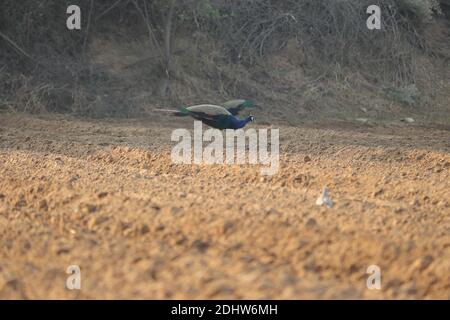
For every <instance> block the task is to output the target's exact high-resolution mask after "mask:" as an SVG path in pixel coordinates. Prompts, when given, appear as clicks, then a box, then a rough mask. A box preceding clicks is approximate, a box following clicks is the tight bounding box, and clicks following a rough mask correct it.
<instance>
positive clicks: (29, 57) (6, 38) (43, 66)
mask: <svg viewBox="0 0 450 320" xmlns="http://www.w3.org/2000/svg"><path fill="white" fill-rule="evenodd" d="M0 37H2V38H3V39H4V40H5V41H6V42H8V43H9V44H10V45H11V46H12V47H13V48H14V49H16V50H17V51H18V52H19V53H21V54H22V55H24V56H25V57H26V58H28V59H29V60H31V61H32V62H34V63H35V64H36V65H38V66H40V67H42V68H44V69H45V70H47V71H48V72H50V73H52V74H56V72H54V71H53V70H51V69H49V68H48V67H47V66H46V65H45V64H43V63H41V62H39V61H37V60H36V59H34V58H33V57H32V56H30V55H29V54H28V53H26V52H25V51H24V50H23V49H22V48H21V47H19V45H18V44H17V43H15V42H14V41H12V40H11V39H10V38H9V37H8V36H7V35H5V34H4V33H2V32H1V31H0Z"/></svg>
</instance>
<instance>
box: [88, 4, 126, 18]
mask: <svg viewBox="0 0 450 320" xmlns="http://www.w3.org/2000/svg"><path fill="white" fill-rule="evenodd" d="M122 1H123V0H117V1H116V2H114V3H113V5H112V6H110V7H109V8H108V9H106V10H105V11H103V12H102V13H100V14H99V15H98V16H97V17H95V21H97V20H98V19H100V18H101V17H103V16H104V15H105V14H107V13H108V12H110V11H111V10H112V9H114V8H115V7H117V5H118V4H119V3H120V2H122ZM128 2H130V0H128V1H127V2H125V5H126V4H127V3H128Z"/></svg>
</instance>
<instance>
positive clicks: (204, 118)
mask: <svg viewBox="0 0 450 320" xmlns="http://www.w3.org/2000/svg"><path fill="white" fill-rule="evenodd" d="M174 115H175V116H178V117H183V116H191V117H192V118H194V119H196V120H200V121H201V122H203V123H204V124H206V125H208V126H210V127H213V128H216V129H221V130H223V129H241V128H243V127H245V126H246V125H247V123H249V122H252V121H254V117H253V116H248V117H247V118H245V119H239V118H237V117H236V116H235V115H233V114H232V113H231V112H230V111H228V110H227V109H225V108H224V107H221V106H217V105H213V104H200V105H196V106H191V107H181V108H179V109H178V110H177V111H176V112H175V113H174Z"/></svg>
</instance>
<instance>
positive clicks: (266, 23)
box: [0, 0, 450, 125]
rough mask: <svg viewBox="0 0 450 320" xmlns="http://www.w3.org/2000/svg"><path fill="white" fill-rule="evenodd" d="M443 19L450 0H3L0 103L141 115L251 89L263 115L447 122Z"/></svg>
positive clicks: (294, 120)
mask: <svg viewBox="0 0 450 320" xmlns="http://www.w3.org/2000/svg"><path fill="white" fill-rule="evenodd" d="M70 4H76V5H79V6H80V8H81V30H68V28H67V27H66V19H67V18H68V17H69V14H67V13H66V9H67V7H68V6H69V5H70ZM371 4H377V5H378V6H380V8H381V15H382V29H381V30H369V29H368V28H367V26H366V20H367V18H368V17H369V15H368V14H367V13H366V9H367V7H368V6H369V5H371ZM449 15H450V1H449V0H440V1H438V0H383V1H374V0H368V1H366V0H363V1H361V0H346V1H331V0H301V1H299V0H283V1H280V0H248V1H227V0H171V1H167V0H154V1H146V0H116V1H105V0H79V1H65V0H64V1H61V0H42V1H33V0H24V1H20V2H18V1H14V0H4V1H2V4H1V8H0V109H5V110H10V111H25V112H31V113H48V112H56V113H68V114H72V115H77V116H83V117H96V118H98V117H137V116H145V115H150V114H151V113H152V110H153V109H155V108H160V107H169V106H170V107H174V106H179V105H192V104H199V103H220V102H222V101H226V100H227V99H231V98H241V97H243V98H251V99H254V100H255V101H257V102H258V103H259V104H260V105H263V106H264V108H263V110H262V111H261V114H260V115H259V120H260V121H262V122H264V121H267V122H271V123H274V122H280V123H285V124H289V125H295V124H298V123H302V122H303V121H305V119H308V118H320V119H326V118H328V117H332V118H336V119H346V120H352V119H358V118H361V117H364V118H370V119H375V120H380V121H383V120H389V119H391V118H396V119H397V118H399V117H402V116H406V115H407V116H414V117H418V118H420V119H422V120H423V121H430V122H434V123H440V124H444V125H446V124H449V123H450V118H449V113H448V101H449V92H450V90H449V89H450V87H449V78H450V75H449V74H450V72H449V70H450V62H449V61H450V31H449V30H450V21H449Z"/></svg>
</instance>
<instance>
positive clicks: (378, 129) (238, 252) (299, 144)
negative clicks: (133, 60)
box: [0, 114, 450, 299]
mask: <svg viewBox="0 0 450 320" xmlns="http://www.w3.org/2000/svg"><path fill="white" fill-rule="evenodd" d="M177 121H178V122H174V123H171V124H170V125H167V126H166V127H162V126H161V125H157V124H155V121H146V120H140V121H137V120H126V121H125V120H121V121H112V120H110V121H82V120H77V119H72V118H69V117H55V116H51V117H50V116H46V117H40V118H38V117H32V116H26V115H22V114H16V115H11V114H0V243H1V246H0V298H2V299H6V298H30V299H34V298H43V299H47V298H88V299H91V298H95V299H98V298H107V299H110V298H113V299H115V298H182V299H184V298H191V299H199V298H225V299H226V298H247V299H260V298H268V299H273V298H274V299H278V298H283V299H284V298H285V299H303V298H332V299H334V298H343V299H347V298H357V299H360V298H362V299H365V298H376V299H377V298H439V299H448V298H450V296H449V292H450V182H449V181H450V180H449V171H450V155H449V152H450V139H449V138H450V134H449V131H448V129H446V128H440V129H438V128H430V127H422V126H420V125H418V124H416V123H413V124H403V123H398V124H386V125H376V126H373V125H370V126H369V125H356V124H345V123H343V124H339V125H337V124H325V123H321V124H318V123H316V124H314V125H308V126H304V127H286V126H284V127H281V131H280V140H281V141H280V143H281V159H280V160H281V162H280V166H281V167H280V171H279V173H278V174H277V175H275V176H273V177H262V176H261V175H260V173H259V168H258V167H255V166H222V165H216V166H206V165H204V166H194V165H193V166H189V165H184V166H179V165H173V164H172V163H171V161H170V147H171V145H172V143H171V142H170V133H171V130H172V129H173V128H176V127H179V126H185V127H188V128H191V127H192V121H187V120H186V119H181V120H177ZM167 122H168V121H167ZM167 122H166V123H167ZM261 127H262V126H261ZM324 186H328V188H329V189H330V192H331V197H332V199H333V201H334V202H335V205H334V207H333V208H327V207H319V206H317V205H316V204H315V201H316V198H317V197H318V195H319V194H320V191H321V189H322V188H323V187H324ZM74 264H75V265H79V266H80V268H81V276H82V277H81V279H82V288H81V290H72V291H71V290H68V289H66V288H65V281H66V278H67V276H68V275H67V274H66V273H65V271H66V268H67V267H68V266H69V265H74ZM372 264H375V265H378V266H379V267H380V268H381V276H382V288H381V290H368V289H367V288H366V280H367V277H368V274H366V269H367V267H368V266H370V265H372Z"/></svg>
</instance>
